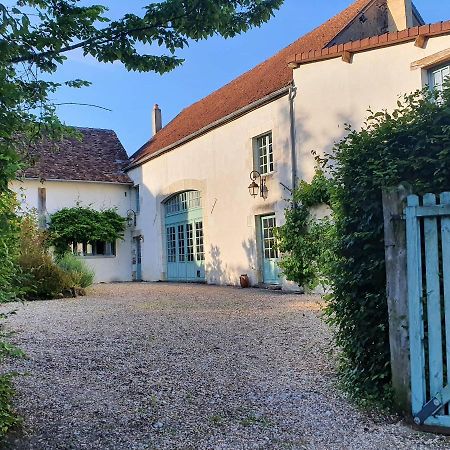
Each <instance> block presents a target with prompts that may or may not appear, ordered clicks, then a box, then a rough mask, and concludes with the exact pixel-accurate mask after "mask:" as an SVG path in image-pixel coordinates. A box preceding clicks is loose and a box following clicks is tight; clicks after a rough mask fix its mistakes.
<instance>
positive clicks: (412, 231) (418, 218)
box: [406, 193, 450, 428]
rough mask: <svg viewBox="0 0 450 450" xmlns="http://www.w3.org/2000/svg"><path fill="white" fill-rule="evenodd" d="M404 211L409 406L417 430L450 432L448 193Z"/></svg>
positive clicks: (413, 201) (413, 202) (411, 202)
mask: <svg viewBox="0 0 450 450" xmlns="http://www.w3.org/2000/svg"><path fill="white" fill-rule="evenodd" d="M437 200H438V198H436V196H435V195H434V194H426V195H425V196H424V197H423V200H422V201H421V200H420V198H419V197H418V196H416V195H411V196H409V197H408V206H407V208H406V225H407V226H406V232H407V262H408V307H409V341H410V359H411V403H412V413H413V416H414V421H415V423H416V424H417V425H425V426H433V427H443V428H450V414H449V409H448V404H449V402H450V193H443V194H441V195H440V196H439V201H437Z"/></svg>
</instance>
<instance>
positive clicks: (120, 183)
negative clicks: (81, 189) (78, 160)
mask: <svg viewBox="0 0 450 450" xmlns="http://www.w3.org/2000/svg"><path fill="white" fill-rule="evenodd" d="M27 180H28V181H44V182H48V181H51V182H59V183H91V184H92V183H94V184H114V185H119V186H133V184H134V183H133V182H132V181H126V182H120V181H95V180H61V179H58V178H42V177H19V178H18V179H16V181H19V182H23V181H27Z"/></svg>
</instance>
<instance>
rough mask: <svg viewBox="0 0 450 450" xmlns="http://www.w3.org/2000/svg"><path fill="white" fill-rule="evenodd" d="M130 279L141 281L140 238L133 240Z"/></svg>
mask: <svg viewBox="0 0 450 450" xmlns="http://www.w3.org/2000/svg"><path fill="white" fill-rule="evenodd" d="M132 279H133V281H142V245H141V237H140V236H137V237H134V238H133V255H132Z"/></svg>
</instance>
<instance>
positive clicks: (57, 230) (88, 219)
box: [48, 205, 127, 255]
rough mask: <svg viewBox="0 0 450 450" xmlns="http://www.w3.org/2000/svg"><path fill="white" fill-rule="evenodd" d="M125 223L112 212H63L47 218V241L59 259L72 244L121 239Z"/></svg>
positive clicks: (76, 209)
mask: <svg viewBox="0 0 450 450" xmlns="http://www.w3.org/2000/svg"><path fill="white" fill-rule="evenodd" d="M126 220H127V219H126V218H124V217H122V216H120V215H119V214H118V213H117V211H116V210H115V209H105V210H103V211H97V210H95V209H93V208H90V207H82V206H79V205H78V206H76V207H74V208H63V209H61V210H60V211H58V212H56V213H54V214H52V216H51V217H50V226H49V230H48V231H49V236H50V238H49V241H50V243H51V244H52V245H53V246H54V247H55V250H56V253H57V254H60V255H61V254H64V253H66V252H67V251H68V248H69V245H70V244H71V243H73V242H95V241H104V242H114V241H116V240H117V239H122V238H123V235H124V231H125V227H126Z"/></svg>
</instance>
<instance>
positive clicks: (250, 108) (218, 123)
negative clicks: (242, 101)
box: [124, 86, 291, 172]
mask: <svg viewBox="0 0 450 450" xmlns="http://www.w3.org/2000/svg"><path fill="white" fill-rule="evenodd" d="M290 90H291V86H286V87H283V88H281V89H278V90H277V91H275V92H272V93H271V94H269V95H267V96H265V97H263V98H261V99H259V100H257V101H256V102H253V103H250V104H249V105H247V106H244V107H243V108H241V109H238V110H237V111H235V112H233V113H231V114H229V115H227V116H225V117H222V118H221V119H219V120H216V121H215V122H212V123H210V124H209V125H206V127H203V128H201V129H200V130H198V131H196V132H194V133H192V134H190V135H189V136H186V137H184V138H182V139H180V140H179V141H177V142H174V143H173V144H170V145H168V146H167V147H164V148H162V149H161V150H158V151H157V152H155V153H152V154H150V155H147V156H145V157H143V158H142V159H139V160H137V161H136V162H132V163H131V164H130V165H129V166H127V167H125V169H124V171H125V172H128V171H129V170H131V169H134V168H136V167H139V166H141V165H142V164H144V163H146V162H147V161H150V160H151V159H154V158H157V157H158V156H161V155H162V154H164V153H167V152H169V151H171V150H174V149H175V148H177V147H180V146H181V145H183V144H186V143H187V142H190V141H193V140H194V139H197V138H198V137H200V136H202V135H204V134H206V133H208V132H210V131H212V130H214V129H215V128H218V127H220V126H222V125H225V124H227V123H229V122H232V121H234V120H236V119H238V118H239V117H241V116H244V115H245V114H248V113H249V112H251V111H253V110H255V109H258V108H261V107H262V106H265V105H267V104H268V103H271V102H273V101H275V100H278V99H279V98H281V97H284V96H285V95H289V92H290Z"/></svg>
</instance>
